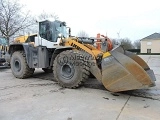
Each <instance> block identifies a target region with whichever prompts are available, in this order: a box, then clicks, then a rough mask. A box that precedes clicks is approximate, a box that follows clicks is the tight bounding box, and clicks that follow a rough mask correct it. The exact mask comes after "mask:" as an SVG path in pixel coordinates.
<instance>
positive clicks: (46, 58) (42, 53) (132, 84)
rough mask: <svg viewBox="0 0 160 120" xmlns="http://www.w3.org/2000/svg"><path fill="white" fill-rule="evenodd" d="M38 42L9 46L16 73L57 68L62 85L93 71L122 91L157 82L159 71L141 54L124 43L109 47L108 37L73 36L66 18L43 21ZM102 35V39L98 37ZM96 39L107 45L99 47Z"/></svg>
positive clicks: (72, 83)
mask: <svg viewBox="0 0 160 120" xmlns="http://www.w3.org/2000/svg"><path fill="white" fill-rule="evenodd" d="M38 24H39V33H38V34H37V36H35V37H34V44H30V43H14V44H11V45H10V46H9V53H10V55H11V60H10V64H11V70H12V73H13V75H14V76H15V77H17V78H20V79H24V78H27V77H30V76H32V74H33V73H34V70H35V68H42V69H45V70H50V71H52V70H53V74H54V78H55V79H56V80H57V82H58V83H59V85H61V86H63V87H66V88H77V87H79V86H80V85H82V84H83V83H84V82H85V80H88V76H89V75H90V73H92V74H93V75H94V76H95V77H96V79H97V80H99V81H100V82H101V83H102V84H103V85H104V86H105V88H106V89H107V90H109V91H111V92H120V91H127V90H135V89H143V88H148V87H152V86H155V80H156V79H155V75H154V72H153V71H152V70H151V69H150V68H149V66H148V65H147V64H146V63H145V62H144V61H143V60H142V59H141V58H140V57H138V56H137V55H135V54H133V53H131V52H128V51H125V50H124V49H123V48H122V47H121V46H116V47H114V48H113V49H112V50H110V51H108V50H107V47H108V46H107V38H104V39H103V38H83V37H74V36H71V29H70V28H69V27H67V26H66V23H65V22H61V21H58V20H55V21H49V20H45V21H41V22H39V23H38ZM97 39H98V40H97ZM95 41H96V42H97V43H96V44H98V43H101V46H102V48H103V49H99V45H98V47H96V44H95Z"/></svg>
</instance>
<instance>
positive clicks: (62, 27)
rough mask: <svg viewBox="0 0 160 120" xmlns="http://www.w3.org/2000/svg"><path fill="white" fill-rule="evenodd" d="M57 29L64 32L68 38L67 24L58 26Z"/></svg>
mask: <svg viewBox="0 0 160 120" xmlns="http://www.w3.org/2000/svg"><path fill="white" fill-rule="evenodd" d="M57 31H58V32H59V33H60V34H62V36H63V37H64V38H67V37H68V32H67V27H66V26H61V27H58V28H57Z"/></svg>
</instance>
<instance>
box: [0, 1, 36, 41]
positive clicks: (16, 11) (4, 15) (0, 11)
mask: <svg viewBox="0 0 160 120" xmlns="http://www.w3.org/2000/svg"><path fill="white" fill-rule="evenodd" d="M23 7H24V6H23V5H21V4H19V3H18V0H0V32H1V33H2V35H3V36H4V37H6V38H7V40H8V43H9V39H10V37H11V36H13V35H14V34H15V33H17V32H18V31H20V30H23V29H26V28H27V27H29V26H31V25H33V23H34V20H33V19H31V18H32V17H31V16H30V14H29V12H27V13H22V9H23Z"/></svg>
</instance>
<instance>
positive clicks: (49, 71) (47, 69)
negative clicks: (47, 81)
mask: <svg viewBox="0 0 160 120" xmlns="http://www.w3.org/2000/svg"><path fill="white" fill-rule="evenodd" d="M42 70H43V71H44V72H45V73H53V70H52V69H49V68H42Z"/></svg>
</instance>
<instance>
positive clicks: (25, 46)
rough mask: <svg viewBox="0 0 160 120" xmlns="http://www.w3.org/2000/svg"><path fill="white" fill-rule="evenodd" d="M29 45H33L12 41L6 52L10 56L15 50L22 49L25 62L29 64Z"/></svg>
mask: <svg viewBox="0 0 160 120" xmlns="http://www.w3.org/2000/svg"><path fill="white" fill-rule="evenodd" d="M29 47H33V45H32V44H28V43H16V44H15V43H13V44H10V45H9V51H8V53H9V54H10V56H12V54H13V53H14V52H15V51H24V52H25V55H26V60H27V64H28V65H29ZM10 58H11V57H10Z"/></svg>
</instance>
